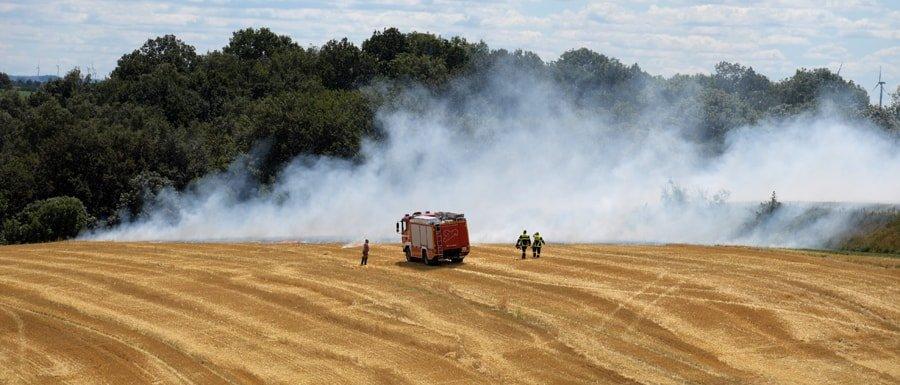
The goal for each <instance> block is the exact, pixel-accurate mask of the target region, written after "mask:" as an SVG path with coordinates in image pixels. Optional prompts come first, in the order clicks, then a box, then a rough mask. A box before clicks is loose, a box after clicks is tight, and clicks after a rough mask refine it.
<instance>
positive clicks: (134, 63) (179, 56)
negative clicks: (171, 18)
mask: <svg viewBox="0 0 900 385" xmlns="http://www.w3.org/2000/svg"><path fill="white" fill-rule="evenodd" d="M196 62H197V53H196V52H195V51H194V47H193V46H190V45H188V44H185V43H184V42H182V41H181V40H179V39H178V38H176V37H175V36H174V35H165V36H161V37H157V38H155V39H150V40H147V42H146V43H144V45H143V46H141V48H140V49H137V50H135V51H134V52H132V53H130V54H127V55H125V56H122V58H121V59H119V62H118V65H117V66H116V68H115V69H114V70H113V71H112V73H110V77H111V78H114V79H120V80H134V79H136V78H137V77H139V76H141V75H145V74H148V73H150V72H152V71H153V70H154V69H155V68H156V67H157V66H159V65H162V64H169V65H171V66H172V67H174V69H175V71H178V72H189V71H191V70H192V69H193V68H194V65H195V64H196Z"/></svg>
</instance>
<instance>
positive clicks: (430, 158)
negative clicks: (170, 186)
mask: <svg viewBox="0 0 900 385" xmlns="http://www.w3.org/2000/svg"><path fill="white" fill-rule="evenodd" d="M488 79H491V80H489V81H488V82H487V83H484V82H482V84H478V86H477V87H474V86H473V84H475V82H463V83H461V84H458V85H457V87H458V88H457V92H456V93H454V94H455V95H457V96H459V95H465V97H464V98H460V97H445V98H442V97H434V96H432V95H431V94H430V93H428V92H425V91H422V90H418V89H415V88H411V89H407V90H406V91H403V92H401V93H399V95H395V96H392V97H391V100H392V102H391V103H387V106H386V107H384V108H382V110H381V111H379V115H378V119H379V122H380V124H381V126H382V127H383V129H384V131H385V134H386V137H385V139H383V140H382V141H379V142H375V141H372V142H368V143H366V144H365V145H364V150H363V155H364V156H363V159H364V160H363V161H362V162H360V163H352V162H349V161H345V160H339V159H332V158H310V157H299V158H297V159H295V160H294V161H293V162H292V163H291V164H289V165H287V166H286V167H285V169H284V170H283V171H282V172H281V174H280V175H279V176H278V178H277V182H276V183H275V184H274V185H273V186H271V188H267V189H260V188H259V186H257V184H256V183H255V182H254V181H253V179H252V178H251V177H250V176H249V173H248V172H247V171H246V169H247V167H246V166H247V163H248V162H249V161H251V159H252V157H246V158H242V159H238V160H236V161H235V162H234V164H233V165H232V167H231V169H230V170H228V171H227V172H223V173H220V174H215V175H210V176H207V177H206V178H204V179H202V180H199V181H197V182H196V183H195V185H193V186H192V187H191V188H189V189H188V191H184V192H175V191H166V192H164V193H163V194H161V195H160V196H159V199H158V200H157V201H156V202H155V203H153V204H152V205H151V206H150V207H148V208H147V210H146V212H145V213H144V215H142V216H141V217H139V218H137V219H136V220H134V221H133V222H130V223H126V224H123V225H120V226H118V227H116V228H113V229H110V230H106V231H103V232H98V233H93V234H89V235H87V237H88V238H95V239H110V240H270V239H301V240H342V241H353V240H358V239H361V238H363V237H368V238H370V239H373V240H383V241H389V240H393V241H396V240H398V237H397V236H396V234H394V222H395V221H396V220H397V219H398V218H399V217H401V216H402V215H403V214H404V213H408V212H412V211H417V210H445V211H456V212H463V213H465V214H466V216H467V217H468V218H469V221H470V225H469V226H470V232H471V233H472V238H473V240H475V241H477V242H510V241H512V240H513V239H514V238H515V236H516V235H517V234H518V233H520V232H521V231H522V229H528V230H529V232H533V231H535V230H536V231H540V232H541V233H542V234H543V235H544V236H545V238H546V239H547V240H548V241H549V242H551V243H552V242H554V241H555V242H561V241H566V242H576V241H583V242H593V241H629V242H630V241H634V242H691V243H741V244H755V245H780V246H812V247H814V246H819V245H822V244H823V242H825V241H827V240H828V239H829V238H830V237H832V236H834V235H835V234H837V233H839V232H841V231H843V229H844V228H845V226H846V225H847V223H848V220H849V218H850V213H852V212H853V211H854V208H858V207H863V206H865V205H867V204H872V203H897V202H898V201H900V177H898V175H900V151H898V149H900V146H898V144H897V142H896V140H895V139H892V138H889V137H887V136H886V135H885V134H884V133H883V132H881V131H879V130H878V129H875V128H871V127H867V126H861V125H857V124H854V123H849V122H847V121H844V120H840V119H835V118H832V117H831V114H829V113H827V112H820V113H818V114H815V115H807V116H801V117H799V118H795V119H792V120H789V121H781V122H766V123H761V124H758V125H755V126H749V127H743V128H740V129H737V130H733V131H731V132H730V133H729V134H728V136H727V137H726V139H725V141H724V146H722V147H721V149H722V150H721V152H720V153H715V152H711V151H709V147H708V146H707V145H706V144H703V143H700V142H698V141H696V140H689V139H686V138H687V137H690V136H689V135H686V132H687V131H689V130H690V127H683V126H679V125H677V124H673V123H667V122H668V121H669V119H666V118H665V116H667V114H672V109H671V108H669V107H667V106H659V107H655V108H653V110H652V111H646V112H644V113H642V114H638V115H639V116H640V118H639V119H640V121H637V122H634V121H631V122H630V123H629V124H622V123H614V120H613V119H612V118H610V116H609V114H607V113H606V112H604V111H603V110H602V109H595V108H587V107H579V106H578V105H577V103H572V102H569V101H568V100H569V99H568V98H567V97H565V96H564V94H563V92H561V91H560V90H559V89H558V88H557V87H556V85H555V83H554V82H552V81H551V80H549V79H545V78H543V77H540V76H533V75H527V74H522V73H516V72H514V71H513V73H512V74H510V73H508V72H506V71H499V70H498V71H497V72H496V73H495V74H494V76H491V77H488ZM470 88H471V89H475V88H477V90H470ZM373 92H377V91H373ZM381 92H382V94H384V91H381ZM646 97H647V98H652V97H653V96H652V95H651V94H648V95H647V96H646ZM773 190H777V192H778V198H779V199H780V200H783V201H788V202H789V203H787V204H785V205H784V207H783V208H782V209H780V210H778V211H776V212H775V213H774V214H773V215H771V216H768V217H765V218H762V220H760V219H757V217H756V215H755V210H757V209H758V203H759V202H760V201H762V200H765V199H767V198H768V197H769V195H770V194H771V192H772V191H773ZM790 202H844V203H842V204H826V205H822V204H813V203H790Z"/></svg>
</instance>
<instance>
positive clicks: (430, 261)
mask: <svg viewBox="0 0 900 385" xmlns="http://www.w3.org/2000/svg"><path fill="white" fill-rule="evenodd" d="M433 261H434V258H432V259H428V250H422V262H425V264H426V265H433V264H434V262H433Z"/></svg>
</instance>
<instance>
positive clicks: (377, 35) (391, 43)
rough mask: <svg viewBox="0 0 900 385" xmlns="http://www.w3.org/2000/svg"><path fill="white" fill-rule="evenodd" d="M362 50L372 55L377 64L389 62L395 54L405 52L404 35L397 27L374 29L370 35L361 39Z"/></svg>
mask: <svg viewBox="0 0 900 385" xmlns="http://www.w3.org/2000/svg"><path fill="white" fill-rule="evenodd" d="M362 50H363V52H365V53H367V54H369V55H370V56H372V57H373V58H374V59H375V60H377V61H378V63H379V64H382V63H389V62H390V61H391V60H394V58H395V57H397V55H399V54H401V53H404V52H406V36H405V35H404V34H403V33H401V32H400V31H399V30H397V28H393V27H392V28H385V29H384V31H382V32H379V31H375V32H374V33H372V37H370V38H368V39H366V40H365V41H363V44H362Z"/></svg>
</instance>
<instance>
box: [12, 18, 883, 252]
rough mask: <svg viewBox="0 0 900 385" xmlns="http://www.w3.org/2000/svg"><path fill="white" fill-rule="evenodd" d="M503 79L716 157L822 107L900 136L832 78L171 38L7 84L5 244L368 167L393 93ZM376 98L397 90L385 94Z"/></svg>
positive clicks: (376, 37) (429, 48) (383, 36)
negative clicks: (220, 175) (225, 188)
mask: <svg viewBox="0 0 900 385" xmlns="http://www.w3.org/2000/svg"><path fill="white" fill-rule="evenodd" d="M501 65H502V66H505V67H508V68H513V69H515V70H517V71H525V72H529V73H534V74H538V75H540V76H545V77H548V78H550V79H553V80H554V81H555V82H557V83H558V84H559V86H560V88H561V89H563V90H564V91H565V93H566V95H567V97H569V98H570V100H571V101H572V102H573V103H576V104H577V105H579V106H581V107H584V108H589V109H594V110H598V111H602V112H606V113H608V114H609V115H610V116H611V117H613V119H615V120H616V121H619V122H622V123H623V125H627V124H628V123H629V122H638V121H640V116H641V114H643V113H644V112H645V111H647V110H648V109H651V108H656V107H655V106H658V105H666V106H671V109H672V110H673V111H675V113H672V114H670V115H667V116H669V117H670V118H674V119H677V120H679V124H681V125H684V126H686V127H688V126H689V127H692V129H691V130H688V131H686V132H688V134H687V135H688V136H689V139H692V140H696V141H698V142H701V143H708V144H710V146H709V148H710V151H711V153H713V154H714V153H715V151H716V149H717V145H718V144H721V142H722V140H723V138H724V135H725V134H726V133H727V132H728V131H729V130H731V129H733V128H736V127H739V126H742V125H746V124H751V123H754V122H757V121H759V120H761V119H768V118H777V117H783V116H791V115H795V114H798V113H801V112H803V111H809V110H813V109H816V108H819V107H820V106H822V105H828V106H830V108H834V109H836V110H837V111H840V113H842V114H845V115H846V116H847V117H849V118H852V119H868V120H871V121H873V122H874V123H875V124H877V125H879V126H881V127H883V128H884V129H886V130H893V131H897V130H898V129H900V104H898V103H897V102H896V101H897V99H898V98H895V99H894V100H895V103H894V104H892V105H890V106H886V107H884V108H879V107H878V106H872V105H870V104H869V102H868V100H869V99H868V95H867V93H866V91H865V90H864V89H863V88H861V87H859V86H858V85H856V84H854V83H853V82H848V81H845V80H844V79H842V78H841V77H840V76H838V75H836V74H834V73H832V72H830V71H829V70H827V69H814V70H807V69H800V70H798V71H797V72H796V74H795V75H794V76H792V77H790V78H787V79H784V80H782V81H778V82H773V81H771V80H770V79H768V78H766V77H765V76H763V75H761V74H759V73H757V72H755V71H754V70H753V68H749V67H745V66H741V65H739V64H734V63H725V62H723V63H720V64H718V65H717V66H716V67H715V72H714V73H713V74H711V75H676V76H674V77H671V78H663V77H659V76H651V75H649V74H648V73H646V72H644V71H643V70H641V68H640V67H638V65H637V64H635V65H631V66H627V65H625V64H623V63H621V62H619V61H618V60H616V59H614V58H610V57H607V56H604V55H602V54H599V53H596V52H593V51H590V50H588V49H584V48H582V49H577V50H571V51H568V52H566V53H564V54H563V55H562V56H560V57H559V58H558V59H557V60H556V61H553V62H549V63H547V62H544V61H542V60H541V59H540V58H539V57H538V56H537V55H535V54H533V53H531V52H526V51H515V52H509V51H506V50H502V49H500V50H492V49H490V48H489V47H488V46H487V45H486V44H484V43H482V42H479V43H472V42H468V41H466V40H465V39H461V38H456V37H455V38H452V39H445V38H441V37H439V36H435V35H433V34H427V33H418V32H410V33H401V32H400V31H398V30H397V29H394V28H388V29H385V30H383V31H376V32H375V33H374V34H373V35H372V36H371V37H370V38H369V39H367V40H366V41H364V42H363V44H362V45H361V46H359V47H358V46H356V45H354V44H353V43H351V42H348V41H347V39H341V40H331V41H329V42H327V43H325V44H324V45H322V46H321V47H302V46H301V45H300V44H298V43H297V42H295V41H293V40H292V39H291V38H289V37H287V36H280V35H277V34H275V33H273V32H272V31H270V30H268V29H266V28H261V29H252V28H249V29H244V30H240V31H237V32H235V33H234V34H233V36H232V38H231V40H230V42H229V43H228V45H227V46H225V47H223V48H222V49H221V50H217V51H212V52H208V53H205V54H198V53H197V52H196V51H195V49H194V47H192V46H190V45H188V44H185V43H184V42H182V41H181V40H179V39H177V38H176V37H175V36H171V35H167V36H163V37H158V38H155V39H152V40H148V41H147V42H146V43H145V44H144V45H143V46H141V47H140V48H139V49H137V50H135V51H134V52H131V53H129V54H126V55H124V56H122V58H121V59H119V61H118V65H117V66H116V68H115V69H114V70H113V71H112V73H111V74H110V76H109V78H108V79H104V80H102V81H97V80H96V79H91V78H90V76H85V75H83V74H82V73H81V72H80V71H79V70H77V69H76V70H73V71H71V72H69V73H68V74H67V75H66V76H65V77H63V78H62V79H58V80H54V81H51V82H48V83H46V84H44V85H43V86H42V87H41V88H39V89H36V91H35V92H24V91H23V90H21V89H17V88H16V87H15V86H14V84H12V83H11V82H10V81H9V78H8V77H7V76H6V75H5V74H4V75H0V89H2V91H0V181H2V183H0V223H2V231H0V243H4V242H5V243H18V242H34V241H44V240H54V239H62V238H66V237H70V236H73V235H74V234H77V232H78V230H79V229H81V228H83V227H85V226H106V225H110V224H115V223H117V222H118V221H121V220H123V217H127V216H134V215H138V214H139V213H140V210H141V208H142V206H143V203H144V202H145V201H147V200H148V199H150V198H151V197H152V195H153V194H155V193H157V192H158V191H160V189H162V188H165V187H172V188H175V189H182V188H184V187H185V186H187V185H188V184H189V183H190V182H191V181H192V180H194V179H196V178H198V177H200V176H202V175H204V174H207V173H209V172H212V171H217V170H222V169H224V168H226V167H227V165H228V164H229V163H230V162H232V161H233V160H234V159H235V158H236V157H237V156H238V155H239V154H246V153H252V154H254V156H256V157H257V158H258V159H256V162H254V164H255V165H256V168H255V169H254V172H255V174H256V176H257V177H258V178H259V180H260V181H261V182H262V183H263V184H265V183H266V182H270V181H271V180H272V178H273V177H274V175H275V174H276V173H277V172H278V170H279V168H280V167H281V166H283V165H284V164H285V163H286V162H287V161H289V160H290V159H292V158H294V157H296V156H298V155H301V154H307V155H328V156H334V157H341V158H346V159H350V160H357V161H358V160H360V159H359V157H360V146H361V142H362V140H364V139H366V138H371V139H374V140H378V139H379V138H381V135H382V133H381V130H380V129H379V127H378V123H377V119H376V118H375V112H376V111H377V110H378V109H379V108H381V107H383V104H384V103H386V100H390V98H388V97H385V95H384V93H385V92H387V93H390V92H396V90H398V89H401V88H403V87H404V86H406V85H410V84H418V85H421V86H422V87H424V89H426V90H428V91H429V92H432V93H434V94H436V95H441V94H444V95H450V96H453V94H454V93H459V92H461V91H460V89H459V88H454V87H452V85H453V84H454V82H455V81H456V80H458V79H469V80H470V82H469V83H470V84H476V85H477V84H480V83H479V82H478V81H477V80H478V79H479V78H480V77H481V78H484V77H488V76H491V74H492V71H493V70H494V69H495V68H496V67H498V66H501ZM472 79H474V80H472ZM374 84H379V85H387V87H377V88H378V89H379V90H380V91H377V92H374V91H372V88H373V87H371V85H374ZM457 96H458V97H459V95H457ZM463 97H464V95H463ZM634 124H636V123H634ZM257 149H258V150H257ZM73 228H74V229H73Z"/></svg>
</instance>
